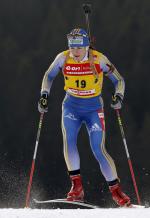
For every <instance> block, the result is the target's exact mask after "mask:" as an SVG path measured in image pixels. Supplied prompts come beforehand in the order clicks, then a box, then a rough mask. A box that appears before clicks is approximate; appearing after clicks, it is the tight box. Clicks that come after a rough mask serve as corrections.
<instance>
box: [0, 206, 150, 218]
mask: <svg viewBox="0 0 150 218" xmlns="http://www.w3.org/2000/svg"><path fill="white" fill-rule="evenodd" d="M62 217H64V218H149V217H150V209H148V208H142V209H139V208H137V209H135V208H134V209H133V208H130V209H89V210H88V209H45V210H44V209H0V218H62Z"/></svg>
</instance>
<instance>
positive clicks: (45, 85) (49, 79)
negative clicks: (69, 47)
mask: <svg viewBox="0 0 150 218" xmlns="http://www.w3.org/2000/svg"><path fill="white" fill-rule="evenodd" d="M64 62H65V55H64V54H63V52H62V53H60V54H58V55H57V57H56V58H55V60H54V61H53V63H52V64H51V65H50V66H49V68H48V70H47V71H46V72H45V75H44V78H43V81H42V88H41V93H44V92H47V93H48V94H49V93H50V89H51V86H52V83H53V80H54V78H55V77H56V76H57V74H58V73H59V72H60V70H61V68H62V67H63V64H64Z"/></svg>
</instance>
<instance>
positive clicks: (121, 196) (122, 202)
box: [109, 183, 131, 207]
mask: <svg viewBox="0 0 150 218" xmlns="http://www.w3.org/2000/svg"><path fill="white" fill-rule="evenodd" d="M109 190H110V192H111V193H112V198H113V200H114V201H115V202H116V203H117V204H118V205H119V206H126V207H130V205H131V202H130V198H129V197H128V196H127V195H126V194H125V193H123V192H122V190H121V187H120V184H119V183H117V184H115V185H113V186H109Z"/></svg>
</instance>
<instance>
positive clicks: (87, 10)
mask: <svg viewBox="0 0 150 218" xmlns="http://www.w3.org/2000/svg"><path fill="white" fill-rule="evenodd" d="M82 6H83V10H84V13H85V18H86V26H87V32H88V35H89V39H90V43H91V41H92V40H91V32H90V19H89V14H90V13H91V4H83V5H82Z"/></svg>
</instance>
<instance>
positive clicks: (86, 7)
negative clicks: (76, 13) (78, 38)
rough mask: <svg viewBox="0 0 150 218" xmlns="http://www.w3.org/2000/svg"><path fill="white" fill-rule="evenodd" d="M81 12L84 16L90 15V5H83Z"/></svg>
mask: <svg viewBox="0 0 150 218" xmlns="http://www.w3.org/2000/svg"><path fill="white" fill-rule="evenodd" d="M83 10H84V13H85V14H90V13H91V4H83Z"/></svg>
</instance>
